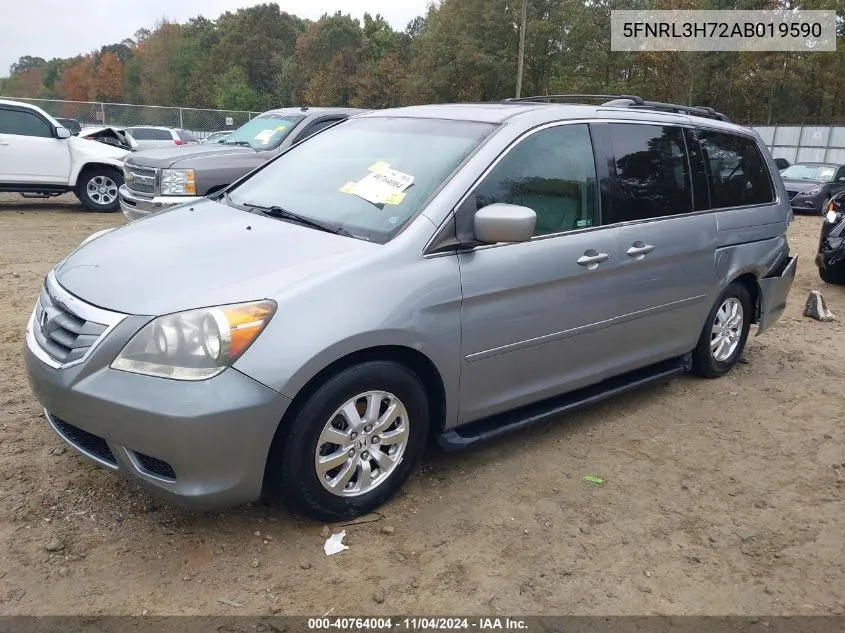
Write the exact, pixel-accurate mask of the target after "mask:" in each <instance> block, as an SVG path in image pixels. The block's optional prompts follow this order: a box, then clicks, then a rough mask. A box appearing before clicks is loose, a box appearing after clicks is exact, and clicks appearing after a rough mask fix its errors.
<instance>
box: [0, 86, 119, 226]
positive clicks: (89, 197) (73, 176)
mask: <svg viewBox="0 0 845 633" xmlns="http://www.w3.org/2000/svg"><path fill="white" fill-rule="evenodd" d="M126 154H128V151H127V150H126V149H122V148H119V147H110V146H109V145H107V144H105V143H100V142H95V141H94V140H92V139H83V138H79V137H76V136H72V135H71V133H70V131H69V130H68V129H67V128H66V127H64V126H63V125H61V124H60V123H59V122H58V121H57V120H56V119H54V118H53V117H51V116H50V115H49V114H47V113H46V112H45V111H44V110H42V109H41V108H39V107H37V106H34V105H30V104H28V103H22V102H19V101H4V100H0V191H13V192H18V193H22V194H24V195H26V196H28V197H42V198H48V197H51V196H58V195H61V194H63V193H67V192H73V193H75V194H76V196H77V197H78V198H79V200H80V202H82V204H83V206H84V207H85V208H86V209H89V210H91V211H116V210H117V209H118V205H119V203H118V199H117V190H118V188H119V187H120V185H122V184H123V171H122V167H123V160H122V159H123V157H124V156H126Z"/></svg>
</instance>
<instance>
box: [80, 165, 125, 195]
mask: <svg viewBox="0 0 845 633" xmlns="http://www.w3.org/2000/svg"><path fill="white" fill-rule="evenodd" d="M93 169H112V170H114V171H116V172H118V173H120V169H119V168H118V167H115V166H114V165H109V164H108V163H85V164H84V165H83V166H82V169H80V170H79V174H78V175H77V176H76V185H75V186H74V188H75V189H79V187H80V186H82V179H83V177H84V176H85V174H87V173H88V172H89V171H91V170H93Z"/></svg>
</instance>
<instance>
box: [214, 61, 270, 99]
mask: <svg viewBox="0 0 845 633" xmlns="http://www.w3.org/2000/svg"><path fill="white" fill-rule="evenodd" d="M259 101H260V99H259V96H258V93H257V92H256V91H255V90H253V88H252V87H250V85H249V78H248V76H247V74H246V71H245V70H244V69H243V68H238V67H237V66H234V67H232V68H230V69H229V70H227V71H226V72H225V73H223V75H221V76H220V79H219V80H218V81H217V85H216V88H215V91H214V105H215V106H217V107H218V108H220V109H221V110H254V109H256V107H257V106H258V104H259Z"/></svg>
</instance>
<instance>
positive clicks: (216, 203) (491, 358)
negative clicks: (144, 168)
mask: <svg viewBox="0 0 845 633" xmlns="http://www.w3.org/2000/svg"><path fill="white" fill-rule="evenodd" d="M544 99H548V98H544ZM723 119H724V117H722V116H721V115H719V114H717V113H714V112H713V111H712V110H709V109H706V108H682V107H680V106H672V105H667V104H660V103H652V102H647V101H643V100H641V99H639V98H636V97H630V98H625V99H615V100H613V101H611V102H610V103H609V104H604V105H598V106H596V105H573V104H559V103H546V102H540V101H539V100H537V101H531V100H523V101H517V102H507V103H489V104H476V105H433V106H419V107H409V108H401V109H395V110H385V111H380V112H372V113H368V114H364V115H360V116H357V117H353V118H350V119H349V120H348V121H347V122H346V123H344V124H342V125H339V126H336V127H333V128H329V129H328V130H326V131H324V132H321V133H319V134H317V135H315V136H313V137H312V138H310V139H309V140H307V141H305V142H304V143H300V144H298V145H296V146H294V147H292V148H291V149H289V150H288V151H286V152H284V153H282V154H281V155H280V156H278V157H277V158H275V159H273V160H271V161H269V162H268V163H267V164H265V165H264V166H263V167H261V168H259V169H257V170H256V171H253V172H252V173H251V174H249V175H248V176H246V177H245V178H243V179H241V180H240V181H238V182H236V183H234V184H233V185H232V186H230V187H229V188H228V189H226V190H225V191H224V192H221V193H219V194H217V195H216V196H213V199H207V200H201V201H197V202H196V203H195V204H192V205H183V206H179V207H175V208H173V209H170V210H167V211H164V212H162V213H159V214H156V215H152V216H149V217H147V218H144V219H142V220H140V221H137V222H134V223H132V224H128V225H125V226H123V227H120V228H118V229H116V230H113V231H111V232H108V233H105V234H103V235H98V236H96V237H94V238H93V239H90V241H88V242H87V243H85V244H83V245H82V246H81V247H80V248H79V249H77V250H76V251H75V252H73V253H71V254H70V255H69V256H67V257H66V258H65V259H64V260H63V261H61V262H60V263H59V264H58V265H57V266H56V267H55V268H54V269H53V271H52V272H50V273H49V275H48V276H47V279H46V282H45V284H44V289H43V290H42V292H41V295H40V297H39V298H38V302H37V304H36V307H35V310H34V312H33V314H32V318H31V320H30V322H29V326H28V328H27V333H26V341H27V353H26V363H27V368H28V373H29V379H30V382H31V385H32V388H33V390H34V392H35V394H36V396H37V398H38V399H39V400H40V402H41V403H42V404H43V406H44V408H45V410H46V417H47V421H48V422H49V424H50V425H51V426H52V428H53V429H54V430H55V431H56V432H57V433H58V434H59V435H60V436H61V437H62V438H63V439H64V440H65V441H67V442H68V443H69V444H70V445H71V446H73V447H74V448H75V449H76V450H77V451H78V452H80V453H82V454H83V455H85V456H87V457H89V458H90V459H93V460H94V461H96V462H97V463H99V464H101V465H103V466H104V467H106V468H109V469H112V470H114V471H117V472H120V473H123V474H125V475H129V476H131V477H134V478H136V479H137V480H138V481H140V482H142V483H144V484H146V485H148V486H150V487H152V488H154V489H155V490H157V491H158V492H160V493H162V494H164V495H165V496H167V497H169V498H170V499H172V500H174V501H178V502H182V503H186V504H190V505H193V506H195V507H199V508H211V507H219V506H226V505H231V504H237V503H242V502H246V501H250V500H254V499H256V498H257V497H259V495H260V494H261V492H262V490H268V489H273V490H275V491H277V493H278V494H279V495H280V496H281V497H282V498H283V499H284V500H285V501H286V502H287V503H288V504H289V505H290V507H292V508H293V509H294V510H296V511H299V512H301V513H304V514H306V515H308V516H311V517H314V518H318V519H327V520H330V519H336V518H340V517H348V516H352V515H355V514H358V513H362V512H366V511H369V510H371V509H373V508H375V507H376V506H378V505H379V504H381V503H382V502H384V501H385V500H386V499H387V498H388V497H389V496H390V495H391V494H392V493H393V492H395V491H396V490H397V489H398V488H399V487H400V486H401V485H402V483H403V482H404V481H405V480H406V479H407V477H408V476H409V474H410V473H411V471H412V470H413V468H414V466H415V465H416V464H417V462H418V461H419V459H420V456H421V454H422V453H423V451H424V449H425V447H426V444H427V440H429V439H431V438H434V439H435V440H436V441H437V442H438V443H439V444H440V445H441V446H442V447H443V448H445V449H447V450H452V449H459V448H463V447H466V446H469V445H472V444H474V443H475V442H478V441H481V440H484V439H486V438H490V437H494V436H497V435H500V434H502V433H505V432H507V431H513V430H515V429H518V428H520V427H523V426H526V425H528V424H531V423H534V422H537V421H539V420H542V419H545V418H548V417H549V416H555V415H558V414H560V413H562V412H566V411H570V410H573V409H575V408H576V407H578V406H581V405H584V404H587V403H592V402H595V401H597V400H599V399H601V398H604V397H607V396H610V395H613V394H616V393H619V392H622V391H625V390H627V389H630V388H633V387H636V386H639V385H642V384H645V383H647V382H649V381H653V380H661V379H664V378H665V377H667V376H669V375H672V374H677V373H680V372H684V371H692V372H694V373H696V374H698V375H700V376H705V377H711V378H712V377H717V376H720V375H722V374H724V373H725V372H727V371H729V370H730V369H731V368H732V367H733V365H734V364H735V363H736V362H737V359H738V358H739V356H740V354H741V353H742V350H743V346H744V345H745V342H746V338H747V336H748V334H749V330H750V328H751V325H752V324H756V327H757V333H758V334H759V333H761V332H763V331H764V330H766V329H768V328H770V327H771V325H772V324H773V323H774V322H775V321H776V320H777V319H778V318H779V317H780V315H781V313H782V312H783V310H784V307H785V302H786V297H787V293H788V291H789V288H790V286H791V284H792V280H793V278H794V275H795V268H796V260H795V259H794V258H793V257H790V254H789V245H788V244H787V239H786V230H787V224H788V223H789V221H790V220H791V214H790V205H789V198H788V197H787V196H786V192H785V191H784V186H783V183H782V180H781V179H780V178H779V177H776V174H777V168H776V167H775V165H774V162H773V160H772V158H771V156H770V154H769V153H768V151H766V149H765V146H764V145H763V144H762V142H761V141H760V139H759V138H758V137H757V136H755V135H754V133H753V132H751V131H750V130H748V129H745V128H742V127H739V126H737V125H732V124H731V123H729V122H726V121H725V120H723ZM198 218H201V222H199V223H198V222H197V219H198ZM138 262H144V265H143V266H138Z"/></svg>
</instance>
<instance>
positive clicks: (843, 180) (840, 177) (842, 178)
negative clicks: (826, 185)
mask: <svg viewBox="0 0 845 633" xmlns="http://www.w3.org/2000/svg"><path fill="white" fill-rule="evenodd" d="M836 180H837V181H838V182H845V176H839V178H837V179H836Z"/></svg>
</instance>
